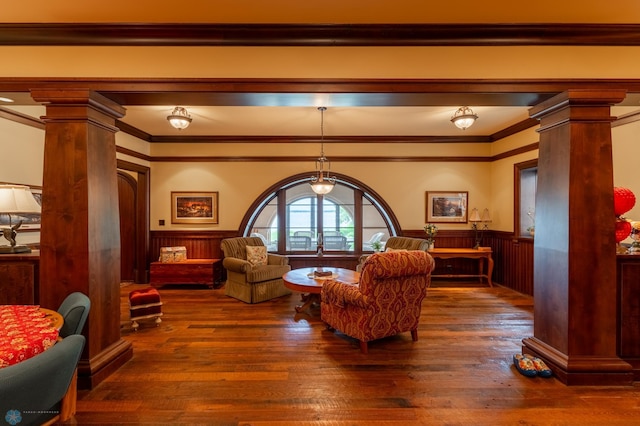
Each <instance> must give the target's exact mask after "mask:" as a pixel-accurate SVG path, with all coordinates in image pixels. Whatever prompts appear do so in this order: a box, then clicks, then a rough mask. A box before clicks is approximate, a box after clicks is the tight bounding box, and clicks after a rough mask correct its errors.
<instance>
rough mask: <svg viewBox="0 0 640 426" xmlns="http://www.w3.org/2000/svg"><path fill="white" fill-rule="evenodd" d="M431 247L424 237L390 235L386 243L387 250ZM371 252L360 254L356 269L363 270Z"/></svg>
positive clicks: (425, 248)
mask: <svg viewBox="0 0 640 426" xmlns="http://www.w3.org/2000/svg"><path fill="white" fill-rule="evenodd" d="M427 248H429V242H428V241H427V240H425V239H422V238H410V237H389V239H388V240H387V242H386V243H385V245H384V249H385V251H390V250H389V249H391V250H424V251H426V250H427ZM369 256H370V255H369V254H363V255H362V256H360V260H359V262H358V266H356V271H360V270H362V265H363V264H364V261H365V260H367V258H368V257H369Z"/></svg>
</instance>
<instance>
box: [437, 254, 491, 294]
mask: <svg viewBox="0 0 640 426" xmlns="http://www.w3.org/2000/svg"><path fill="white" fill-rule="evenodd" d="M428 253H429V254H430V255H431V257H433V258H434V259H451V258H457V257H463V258H468V259H478V273H477V274H446V275H431V277H432V278H438V277H451V278H469V277H475V278H480V279H482V278H485V279H486V280H487V283H488V284H489V287H493V283H492V282H491V275H492V274H493V258H492V257H491V249H488V248H485V249H482V250H477V249H471V248H433V249H431V250H428ZM485 261H486V263H487V270H486V273H485V270H484V269H485V268H484V263H485Z"/></svg>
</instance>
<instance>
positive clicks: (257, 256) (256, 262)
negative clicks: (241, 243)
mask: <svg viewBox="0 0 640 426" xmlns="http://www.w3.org/2000/svg"><path fill="white" fill-rule="evenodd" d="M245 249H246V250H247V260H248V261H249V263H250V264H252V265H253V266H262V265H266V264H267V247H265V246H247V247H246V248H245Z"/></svg>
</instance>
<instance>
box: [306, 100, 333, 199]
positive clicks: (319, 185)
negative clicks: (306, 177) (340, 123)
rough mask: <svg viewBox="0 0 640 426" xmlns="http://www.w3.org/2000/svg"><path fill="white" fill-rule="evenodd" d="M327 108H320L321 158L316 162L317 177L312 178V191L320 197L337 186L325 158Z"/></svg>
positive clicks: (329, 164)
mask: <svg viewBox="0 0 640 426" xmlns="http://www.w3.org/2000/svg"><path fill="white" fill-rule="evenodd" d="M326 110H327V107H318V111H320V158H318V159H317V160H316V171H317V172H318V175H317V176H315V175H314V176H312V177H311V190H312V191H313V192H315V193H316V194H319V195H324V194H328V193H330V192H331V190H332V189H333V187H334V185H335V184H336V178H335V177H331V176H329V170H331V161H329V160H327V157H325V156H324V112H325V111H326ZM325 163H326V164H327V176H326V177H325V176H324V165H325Z"/></svg>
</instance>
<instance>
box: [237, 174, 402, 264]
mask: <svg viewBox="0 0 640 426" xmlns="http://www.w3.org/2000/svg"><path fill="white" fill-rule="evenodd" d="M335 176H336V178H337V180H336V185H335V187H334V188H333V190H332V191H331V192H330V193H328V194H326V195H318V194H316V193H314V192H313V191H312V190H311V186H310V185H309V182H310V176H309V174H304V175H296V176H292V177H291V178H288V179H285V180H283V181H281V182H278V183H277V184H276V185H274V186H272V187H271V188H269V189H268V190H267V191H265V192H264V193H263V194H262V195H260V197H259V198H258V199H257V200H256V202H255V203H254V204H253V205H252V207H251V208H250V210H249V211H248V212H247V214H246V215H245V218H244V219H243V221H242V225H241V226H242V228H241V229H242V230H243V235H245V236H250V235H253V236H259V237H260V238H262V240H263V241H264V243H265V245H266V246H267V247H268V249H269V251H272V252H280V253H316V252H317V251H318V248H319V246H322V250H323V251H324V252H331V253H334V252H335V253H350V254H353V253H363V252H371V251H373V248H374V246H375V244H374V242H375V241H378V242H380V243H382V245H384V242H385V241H386V240H387V239H388V238H389V236H394V235H397V234H398V232H399V231H400V227H399V226H398V221H397V220H396V219H395V217H394V216H393V213H392V212H391V210H390V209H389V208H388V206H387V205H386V203H384V201H383V200H382V199H381V198H380V197H379V196H378V194H376V193H375V192H374V191H373V190H371V189H370V188H368V187H367V186H366V185H364V184H362V183H361V182H358V181H356V180H354V179H351V178H349V177H347V176H343V175H337V174H336V175H335Z"/></svg>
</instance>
